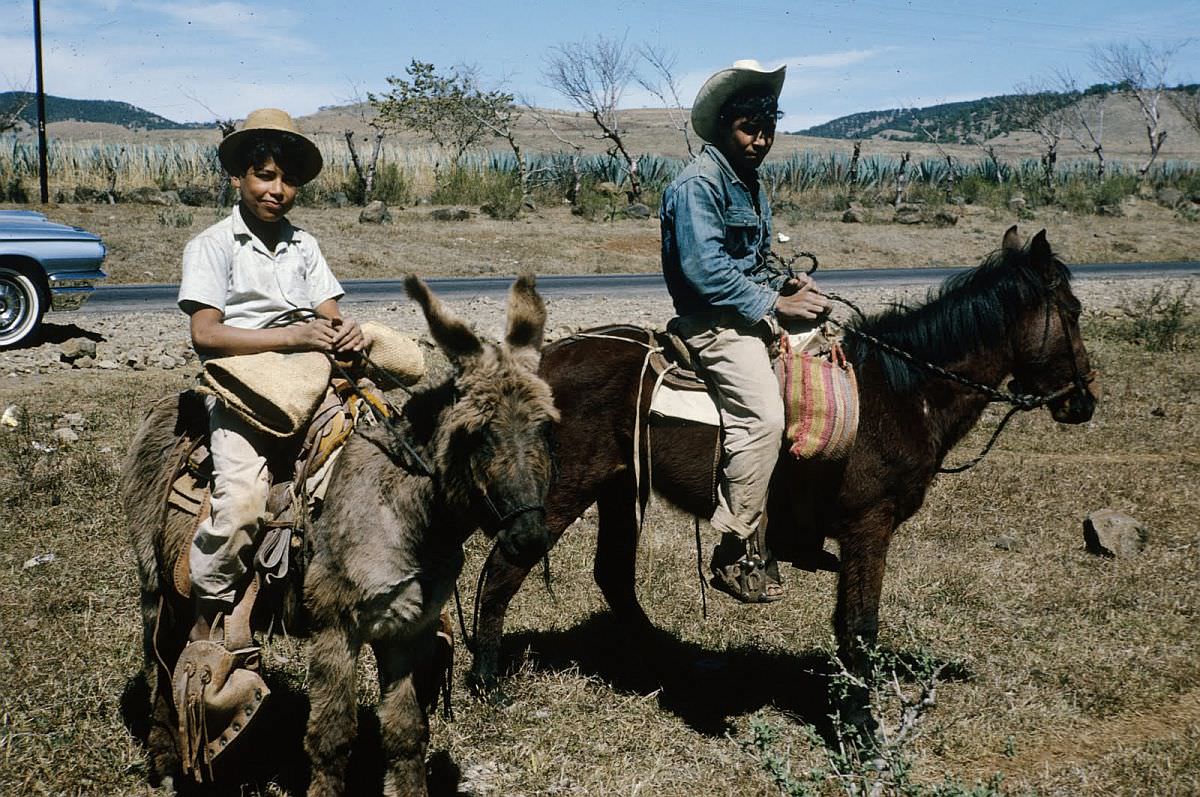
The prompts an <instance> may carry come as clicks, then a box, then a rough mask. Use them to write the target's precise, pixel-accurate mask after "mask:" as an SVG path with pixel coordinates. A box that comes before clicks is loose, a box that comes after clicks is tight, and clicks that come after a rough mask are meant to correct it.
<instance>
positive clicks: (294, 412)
mask: <svg viewBox="0 0 1200 797" xmlns="http://www.w3.org/2000/svg"><path fill="white" fill-rule="evenodd" d="M331 370H332V367H331V366H330V364H329V358H328V357H326V356H325V355H324V354H322V353H320V352H317V351H307V352H296V353H290V354H284V353H281V352H276V351H265V352H261V353H259V354H239V355H235V356H232V357H218V358H216V359H212V360H209V361H207V362H206V363H204V374H203V375H202V379H203V386H202V387H201V388H200V391H201V392H204V393H211V394H213V395H215V396H217V397H218V398H220V399H221V400H222V401H223V402H225V405H226V406H227V407H229V408H230V409H232V410H234V411H236V412H237V413H238V414H239V415H240V416H242V418H243V419H245V420H246V422H247V423H249V424H250V425H251V426H253V427H255V428H256V429H259V430H261V431H263V432H266V433H268V434H271V435H274V436H276V437H290V436H291V435H294V434H296V433H297V432H301V431H303V430H304V429H305V428H307V426H308V421H309V419H311V418H312V415H313V412H314V411H315V410H316V409H317V406H318V405H320V403H321V400H322V399H323V398H324V397H325V388H326V387H327V386H328V385H329V376H330V371H331Z"/></svg>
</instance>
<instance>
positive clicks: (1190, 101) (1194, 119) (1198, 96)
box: [1167, 85, 1200, 133]
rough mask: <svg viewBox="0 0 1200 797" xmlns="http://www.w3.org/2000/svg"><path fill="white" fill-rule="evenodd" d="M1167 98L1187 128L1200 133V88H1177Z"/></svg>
mask: <svg viewBox="0 0 1200 797" xmlns="http://www.w3.org/2000/svg"><path fill="white" fill-rule="evenodd" d="M1167 97H1168V98H1169V99H1170V100H1171V105H1173V106H1175V110H1177V111H1179V115H1180V116H1182V117H1183V120H1184V121H1185V122H1187V123H1188V126H1189V127H1191V128H1192V129H1193V130H1195V131H1196V132H1197V133H1200V86H1196V85H1194V86H1179V87H1177V88H1176V89H1175V90H1174V91H1172V92H1171V93H1170V94H1168V95H1167Z"/></svg>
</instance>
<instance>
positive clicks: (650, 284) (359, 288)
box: [82, 261, 1200, 313]
mask: <svg viewBox="0 0 1200 797" xmlns="http://www.w3.org/2000/svg"><path fill="white" fill-rule="evenodd" d="M964 268H967V267H966V266H962V267H958V268H896V269H841V270H836V271H834V270H829V271H821V272H820V281H821V285H822V287H825V288H827V289H828V290H832V291H845V290H848V289H853V288H859V287H864V288H865V287H898V286H902V285H903V286H908V285H933V284H936V283H939V282H941V281H942V280H944V279H945V278H946V277H948V276H950V275H951V274H955V273H958V272H959V271H962V270H963V269H964ZM1071 273H1072V274H1074V275H1075V277H1076V278H1077V279H1085V280H1086V279H1127V278H1131V277H1140V278H1152V279H1153V278H1160V277H1185V276H1192V277H1200V261H1180V262H1173V263H1088V264H1074V265H1072V266H1071ZM428 282H429V285H430V286H431V287H432V288H433V289H434V291H436V292H437V294H438V295H439V296H443V297H445V298H450V299H466V298H471V297H475V296H492V297H501V296H503V295H505V293H506V292H507V291H508V288H509V285H511V284H512V278H511V277H442V278H432V279H430V280H429V281H428ZM342 285H343V287H345V289H346V298H345V299H344V300H343V301H346V302H395V301H402V300H405V296H404V286H403V284H402V283H401V282H400V280H344V281H343V282H342ZM178 289H179V286H178V285H172V284H155V285H102V286H101V287H99V288H97V289H96V292H95V293H94V294H92V298H91V299H90V300H89V301H88V302H87V304H85V305H84V306H83V308H82V312H93V313H121V312H126V313H133V312H144V311H150V310H170V309H173V308H174V307H175V295H176V291H177V290H178ZM538 290H539V291H540V292H541V293H542V294H543V295H544V296H586V295H605V296H610V295H615V294H629V293H639V294H646V293H659V292H663V293H665V292H666V286H665V285H664V284H663V281H662V276H661V275H659V274H588V275H580V276H542V277H538Z"/></svg>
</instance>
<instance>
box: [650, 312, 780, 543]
mask: <svg viewBox="0 0 1200 797" xmlns="http://www.w3.org/2000/svg"><path fill="white" fill-rule="evenodd" d="M672 328H673V329H674V330H675V331H676V332H677V333H678V334H679V335H680V336H681V337H682V338H683V339H684V340H685V341H686V342H687V345H688V348H689V349H691V351H692V355H693V357H695V359H696V362H697V363H698V364H699V365H700V372H701V375H702V376H703V377H704V379H705V381H707V382H708V385H709V389H710V392H712V393H713V399H714V400H715V402H716V404H717V410H718V411H719V412H720V414H721V427H722V429H723V432H724V440H723V443H722V445H723V448H724V452H723V457H722V469H721V477H720V480H719V482H718V485H717V508H716V511H715V512H713V516H712V525H713V527H714V528H716V529H719V530H720V531H721V532H731V533H733V534H736V535H737V536H739V537H741V538H742V539H748V538H749V537H750V536H751V535H753V534H754V532H755V530H756V529H757V528H758V525H759V523H760V522H761V521H762V516H763V512H764V511H765V509H766V503H767V488H768V487H769V486H770V483H771V473H772V472H773V471H774V470H775V462H776V460H777V459H778V458H779V451H780V448H781V446H782V441H783V430H784V416H783V399H782V398H781V397H780V394H779V380H778V379H777V378H776V376H775V371H774V369H773V368H772V367H771V357H770V354H769V353H768V350H767V343H768V341H770V340H772V339H773V338H774V337H775V335H776V334H777V330H776V328H775V326H774V325H773V324H772V323H770V322H769V321H766V320H763V321H759V322H758V323H757V324H753V325H746V324H745V323H744V322H742V321H741V320H740V319H739V318H737V317H736V316H734V315H733V314H730V313H725V312H712V313H697V314H694V315H689V316H684V317H681V318H678V319H676V320H675V321H674V322H672Z"/></svg>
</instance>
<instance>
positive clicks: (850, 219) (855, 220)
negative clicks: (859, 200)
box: [842, 205, 867, 224]
mask: <svg viewBox="0 0 1200 797" xmlns="http://www.w3.org/2000/svg"><path fill="white" fill-rule="evenodd" d="M866 220H867V214H866V212H865V211H864V210H863V209H862V208H860V207H857V206H856V205H851V206H850V207H848V208H846V212H845V213H843V214H842V221H843V222H845V223H846V224H862V223H863V222H865V221H866Z"/></svg>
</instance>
